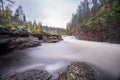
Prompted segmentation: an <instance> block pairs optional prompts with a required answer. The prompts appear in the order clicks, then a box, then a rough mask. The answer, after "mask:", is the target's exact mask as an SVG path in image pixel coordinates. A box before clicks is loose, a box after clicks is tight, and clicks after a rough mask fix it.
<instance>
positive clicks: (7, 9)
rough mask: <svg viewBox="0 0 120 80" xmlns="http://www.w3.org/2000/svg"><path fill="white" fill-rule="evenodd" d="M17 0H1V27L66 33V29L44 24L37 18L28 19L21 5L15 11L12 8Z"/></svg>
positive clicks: (37, 31)
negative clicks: (37, 20)
mask: <svg viewBox="0 0 120 80" xmlns="http://www.w3.org/2000/svg"><path fill="white" fill-rule="evenodd" d="M14 4H15V0H0V28H6V29H9V30H12V31H24V30H26V31H28V32H35V33H42V32H43V33H44V32H45V33H50V34H59V35H62V34H66V31H65V29H62V28H55V26H54V27H50V26H49V27H48V26H43V25H42V23H41V22H38V23H37V22H36V20H34V21H33V22H32V21H27V19H26V16H25V12H24V10H23V8H22V6H21V5H19V6H18V8H17V9H16V11H15V12H13V11H12V10H11V7H12V6H14Z"/></svg>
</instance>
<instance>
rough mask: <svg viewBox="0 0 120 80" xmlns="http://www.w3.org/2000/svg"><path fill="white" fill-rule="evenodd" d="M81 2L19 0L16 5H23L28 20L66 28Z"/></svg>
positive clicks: (68, 0)
mask: <svg viewBox="0 0 120 80" xmlns="http://www.w3.org/2000/svg"><path fill="white" fill-rule="evenodd" d="M79 2H80V1H79V0H18V1H17V3H16V6H17V5H18V4H21V5H22V6H23V9H24V11H25V13H26V17H27V19H28V20H31V21H33V20H36V21H37V22H39V21H41V22H42V24H43V25H48V26H54V27H62V28H65V27H66V23H67V22H68V21H70V19H71V17H72V13H73V12H75V11H76V9H77V7H78V5H79Z"/></svg>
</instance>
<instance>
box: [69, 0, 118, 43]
mask: <svg viewBox="0 0 120 80" xmlns="http://www.w3.org/2000/svg"><path fill="white" fill-rule="evenodd" d="M67 32H68V34H69V35H74V36H76V37H77V38H78V39H83V40H90V41H100V42H116V43H119V41H120V0H83V1H81V2H80V5H79V7H78V9H77V10H76V13H74V14H73V15H72V19H71V21H70V22H69V23H67Z"/></svg>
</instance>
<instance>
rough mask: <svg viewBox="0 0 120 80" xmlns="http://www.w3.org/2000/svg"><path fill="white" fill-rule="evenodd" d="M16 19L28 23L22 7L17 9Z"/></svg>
mask: <svg viewBox="0 0 120 80" xmlns="http://www.w3.org/2000/svg"><path fill="white" fill-rule="evenodd" d="M14 17H15V18H16V19H19V20H20V21H26V17H25V13H24V11H23V9H22V6H21V5H19V7H18V8H17V9H16V11H15V14H14Z"/></svg>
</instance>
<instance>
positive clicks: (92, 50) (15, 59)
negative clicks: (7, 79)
mask: <svg viewBox="0 0 120 80" xmlns="http://www.w3.org/2000/svg"><path fill="white" fill-rule="evenodd" d="M73 61H80V62H86V63H88V64H90V65H91V66H92V67H93V68H94V69H95V70H96V75H97V76H98V77H99V79H104V80H108V79H109V80H110V79H111V80H113V79H117V78H118V77H119V74H120V45H119V44H110V43H101V42H91V41H83V40H76V39H73V38H71V37H65V38H64V40H63V41H61V42H59V43H43V44H42V46H39V47H34V48H29V49H26V50H20V51H14V52H12V53H10V54H9V55H7V56H4V57H1V58H0V73H6V72H10V71H25V70H27V69H33V68H40V69H45V70H47V71H48V72H50V73H56V72H57V71H59V70H61V69H62V68H63V67H64V66H66V65H68V64H69V63H70V62H73Z"/></svg>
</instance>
